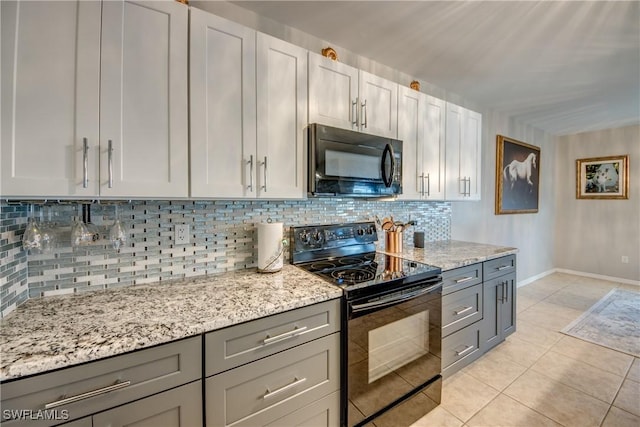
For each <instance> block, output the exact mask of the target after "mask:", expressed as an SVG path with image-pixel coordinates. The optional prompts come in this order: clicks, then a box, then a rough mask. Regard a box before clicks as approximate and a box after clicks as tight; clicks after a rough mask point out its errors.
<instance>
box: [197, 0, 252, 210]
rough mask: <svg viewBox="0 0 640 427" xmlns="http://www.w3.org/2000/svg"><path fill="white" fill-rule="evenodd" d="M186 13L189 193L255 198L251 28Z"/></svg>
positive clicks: (224, 20)
mask: <svg viewBox="0 0 640 427" xmlns="http://www.w3.org/2000/svg"><path fill="white" fill-rule="evenodd" d="M190 13H191V22H190V65H191V66H190V74H191V76H190V77H191V78H190V86H189V93H190V103H191V120H190V127H191V142H190V143H191V196H193V197H220V198H225V197H255V196H256V194H257V186H256V170H255V167H256V162H257V159H256V153H255V151H256V96H255V93H256V66H255V61H256V33H255V31H254V30H251V29H249V28H246V27H244V26H242V25H239V24H236V23H234V22H231V21H228V20H226V19H223V18H219V17H217V16H215V15H212V14H210V13H207V12H204V11H201V10H198V9H194V8H191V12H190Z"/></svg>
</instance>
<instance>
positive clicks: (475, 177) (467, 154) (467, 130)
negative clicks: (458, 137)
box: [460, 109, 482, 200]
mask: <svg viewBox="0 0 640 427" xmlns="http://www.w3.org/2000/svg"><path fill="white" fill-rule="evenodd" d="M462 118H463V127H462V135H463V137H462V146H461V149H460V154H461V155H460V170H461V173H462V175H463V176H465V177H469V181H467V184H466V185H467V189H466V191H467V197H466V199H467V200H480V196H481V185H482V182H481V181H482V174H481V170H482V169H481V168H482V166H481V163H482V115H481V114H480V113H476V112H475V111H471V110H467V109H463V114H462Z"/></svg>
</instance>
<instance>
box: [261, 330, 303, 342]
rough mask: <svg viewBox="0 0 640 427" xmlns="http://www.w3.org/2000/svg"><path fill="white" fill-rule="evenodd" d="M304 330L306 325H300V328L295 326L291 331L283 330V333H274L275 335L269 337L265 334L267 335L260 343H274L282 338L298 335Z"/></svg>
mask: <svg viewBox="0 0 640 427" xmlns="http://www.w3.org/2000/svg"><path fill="white" fill-rule="evenodd" d="M306 330H307V327H306V326H302V327H300V328H299V327H297V326H296V327H295V328H294V329H293V330H292V331H289V332H285V333H284V334H280V335H276V336H275V337H271V336H269V335H267V337H266V338H265V339H264V340H263V341H262V345H269V344H274V343H277V342H279V341H282V340H286V339H289V338H293V337H295V336H297V335H300V334H301V333H303V332H304V331H306Z"/></svg>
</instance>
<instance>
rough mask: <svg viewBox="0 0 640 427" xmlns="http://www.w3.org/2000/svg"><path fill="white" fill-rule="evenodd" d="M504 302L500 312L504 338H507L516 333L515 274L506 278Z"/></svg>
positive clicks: (504, 278)
mask: <svg viewBox="0 0 640 427" xmlns="http://www.w3.org/2000/svg"><path fill="white" fill-rule="evenodd" d="M502 280H503V281H504V282H505V284H504V291H505V295H504V301H503V302H502V307H501V310H500V315H501V318H500V328H501V333H502V338H503V339H504V338H506V337H508V336H509V335H511V334H512V333H514V332H515V331H516V293H517V289H516V287H517V285H516V275H515V273H512V274H509V275H507V276H504V277H503V278H502Z"/></svg>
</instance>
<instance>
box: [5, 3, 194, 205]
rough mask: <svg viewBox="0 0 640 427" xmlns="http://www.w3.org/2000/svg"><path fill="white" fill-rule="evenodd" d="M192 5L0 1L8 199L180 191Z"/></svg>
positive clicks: (184, 178)
mask: <svg viewBox="0 0 640 427" xmlns="http://www.w3.org/2000/svg"><path fill="white" fill-rule="evenodd" d="M186 51H187V7H186V6H184V5H182V4H179V3H176V2H173V1H157V2H128V1H127V2H122V1H108V2H104V3H101V2H97V1H77V2H76V1H60V2H58V1H56V2H28V1H25V2H2V187H1V193H2V196H7V197H78V198H86V197H184V196H187V194H188V192H187V190H188V172H187V170H188V169H187V167H188V166H187V152H188V141H187V137H188V135H187V111H186V108H187V63H186Z"/></svg>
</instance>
